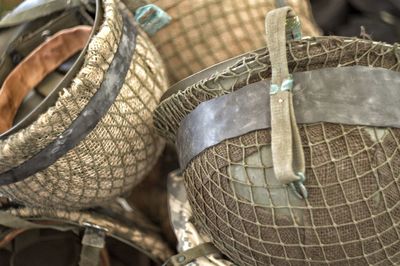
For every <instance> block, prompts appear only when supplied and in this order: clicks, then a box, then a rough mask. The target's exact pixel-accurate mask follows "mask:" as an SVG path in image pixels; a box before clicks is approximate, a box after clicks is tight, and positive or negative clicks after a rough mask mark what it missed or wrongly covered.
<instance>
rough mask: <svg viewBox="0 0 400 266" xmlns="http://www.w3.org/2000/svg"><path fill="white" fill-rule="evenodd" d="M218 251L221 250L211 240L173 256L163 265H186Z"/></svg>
mask: <svg viewBox="0 0 400 266" xmlns="http://www.w3.org/2000/svg"><path fill="white" fill-rule="evenodd" d="M216 253H220V251H219V250H218V249H217V248H216V247H215V246H214V245H213V244H212V243H211V242H208V243H203V244H201V245H198V246H195V247H194V248H191V249H188V250H186V251H183V252H181V253H179V254H177V255H175V256H173V257H171V258H170V259H169V260H168V261H166V262H165V263H164V264H163V266H184V265H187V264H188V263H190V262H192V261H194V260H195V259H198V258H201V257H206V256H208V255H211V254H216Z"/></svg>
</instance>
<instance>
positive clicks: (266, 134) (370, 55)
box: [155, 37, 400, 265]
mask: <svg viewBox="0 0 400 266" xmlns="http://www.w3.org/2000/svg"><path fill="white" fill-rule="evenodd" d="M398 55H399V50H398V48H397V46H394V47H393V46H389V45H386V44H381V43H376V42H372V41H367V40H360V39H349V38H339V37H321V38H311V39H305V40H301V41H295V42H289V43H288V47H287V57H288V64H289V70H290V73H293V72H303V71H308V70H316V69H322V68H332V67H334V68H335V67H347V66H354V65H360V66H369V67H371V68H372V67H374V68H385V69H389V70H392V71H397V72H398V71H399V70H400V61H399V56H398ZM270 76H271V66H270V61H269V54H268V52H267V51H263V52H261V53H256V54H252V55H250V56H247V57H245V58H243V59H241V60H240V61H239V62H238V63H236V64H235V65H234V66H233V67H230V68H228V69H227V70H225V71H223V72H222V73H221V74H215V75H213V76H211V77H209V78H208V79H205V80H202V81H200V82H197V83H196V84H194V85H192V86H190V87H188V88H186V89H185V90H182V91H179V92H177V93H175V94H173V95H172V96H170V97H169V98H167V99H166V100H164V101H163V102H162V103H161V104H160V106H159V107H158V109H157V110H156V114H155V119H156V121H155V123H156V127H157V128H158V130H159V132H160V133H161V134H162V135H163V136H165V137H167V138H168V139H169V140H172V141H174V140H175V137H176V133H177V130H178V127H179V124H180V121H182V119H183V118H185V117H186V115H187V114H189V113H190V112H191V111H192V110H194V109H195V108H196V107H197V106H198V105H199V104H200V103H201V102H205V101H207V100H210V99H213V98H216V97H219V96H222V95H225V94H229V93H230V92H232V91H235V90H238V89H240V88H242V87H243V86H245V85H247V84H250V83H254V82H257V81H259V80H262V79H267V78H270ZM226 84H232V85H231V86H229V88H226ZM243 100H244V101H245V99H243ZM365 115H366V116H368V113H366V114H365ZM299 129H300V135H301V140H302V145H303V149H304V154H305V160H306V176H307V179H306V181H305V186H306V187H307V190H308V194H309V195H308V198H307V199H299V198H298V197H296V196H295V195H294V194H293V193H292V192H291V190H290V189H289V188H288V186H286V185H282V184H281V183H279V182H276V179H274V178H273V177H274V171H273V165H272V158H271V157H272V153H271V131H270V130H269V129H265V130H257V131H253V132H250V133H247V134H245V135H242V136H239V137H235V138H232V139H226V140H224V141H222V142H220V143H218V144H217V145H215V146H212V147H210V148H208V149H206V150H204V151H202V152H201V153H200V154H199V155H197V156H196V157H194V158H193V159H192V160H191V161H190V162H189V163H188V165H187V167H186V169H184V172H183V175H184V180H185V186H186V189H187V195H188V199H189V202H190V204H191V207H192V209H193V215H194V218H195V220H196V224H197V227H198V228H199V229H200V230H202V231H203V232H205V233H206V234H207V235H208V236H210V237H211V238H212V240H213V243H214V244H215V245H216V246H217V247H218V248H219V249H220V250H221V251H222V252H223V253H224V254H226V255H228V257H229V258H230V259H231V260H232V261H234V262H237V263H239V264H240V265H397V264H399V263H400V252H399V250H400V249H399V248H400V242H399V233H400V232H399V226H398V225H399V222H400V206H399V204H398V202H399V200H400V190H399V189H400V187H399V176H400V129H398V128H376V127H365V126H359V125H344V124H333V123H325V122H321V123H315V124H303V125H299ZM260 177H261V178H260Z"/></svg>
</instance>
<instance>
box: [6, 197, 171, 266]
mask: <svg viewBox="0 0 400 266" xmlns="http://www.w3.org/2000/svg"><path fill="white" fill-rule="evenodd" d="M1 212H2V213H3V212H5V213H8V214H12V215H14V216H15V217H18V218H20V219H23V220H25V221H29V222H30V223H31V224H27V227H24V226H21V227H19V225H18V224H16V225H15V226H13V227H12V228H11V229H17V230H10V228H9V229H7V226H5V227H1V237H2V238H1V239H0V250H1V249H7V246H8V244H9V243H10V242H11V241H12V240H13V239H14V238H15V237H17V236H19V235H23V234H29V232H30V231H35V230H40V231H42V232H43V231H44V233H42V234H41V235H42V236H43V235H47V236H48V238H47V241H49V240H51V239H53V240H57V239H58V240H59V241H56V242H55V243H63V242H62V241H61V240H63V239H64V246H62V247H59V248H62V249H64V251H63V252H65V253H63V252H60V251H54V252H55V253H56V254H57V253H62V254H65V255H68V252H67V251H71V253H70V256H74V255H77V257H76V256H74V257H64V258H59V260H60V261H59V262H57V258H54V259H53V257H54V256H52V255H51V254H49V255H48V260H44V264H43V265H66V264H65V263H66V262H67V261H75V263H76V261H79V253H80V249H81V247H79V246H80V245H79V244H80V242H81V241H80V240H79V239H80V238H82V235H83V231H84V230H85V228H88V227H92V228H97V229H98V230H102V231H104V232H105V234H106V239H105V240H106V243H105V244H106V245H105V247H104V248H103V251H102V253H101V254H100V255H101V256H103V255H107V257H108V260H109V261H111V262H114V260H112V258H113V257H117V258H120V259H119V263H122V264H115V265H136V264H131V263H130V262H129V261H128V264H124V263H123V259H121V258H123V257H124V256H119V255H118V254H113V253H117V252H118V250H116V248H115V247H119V248H120V249H122V250H125V252H129V254H130V256H129V257H130V261H132V262H135V263H138V262H140V261H143V258H142V255H141V254H143V255H145V257H148V258H150V259H151V260H152V261H154V262H156V263H161V262H163V261H164V260H166V259H167V258H168V257H169V256H171V255H172V251H171V250H170V248H169V246H168V245H167V244H166V242H165V241H164V240H163V238H162V237H161V236H160V235H159V232H158V230H157V229H156V228H155V227H153V226H152V224H151V222H149V221H148V220H147V218H146V217H145V216H143V215H141V214H140V213H139V212H138V211H137V210H132V209H126V208H123V207H122V206H121V205H120V204H118V203H117V202H114V203H113V204H110V205H109V206H107V208H104V209H95V210H90V211H89V210H87V211H63V210H57V211H51V210H46V209H41V208H26V207H21V206H5V207H3V208H2V209H1ZM2 218H3V216H2ZM18 218H17V219H18ZM17 222H19V221H18V220H17ZM3 223H4V220H1V221H0V224H3ZM32 224H33V227H30V226H31V225H32ZM35 226H37V227H38V228H35ZM97 229H96V230H97ZM57 231H60V232H64V234H61V233H57ZM68 232H70V233H69V234H67V233H68ZM60 234H61V235H60ZM71 234H72V235H71ZM3 237H4V238H3ZM49 238H50V239H49ZM71 238H74V239H75V238H77V239H78V240H75V241H71ZM23 239H24V238H23V237H22V239H21V241H23ZM41 239H43V238H41V237H40V234H36V235H35V234H33V236H31V237H30V238H26V239H25V241H28V243H22V244H23V245H26V247H24V248H18V247H17V245H15V246H14V249H16V250H14V251H13V248H11V252H17V253H18V252H19V253H20V255H22V254H24V253H25V255H26V256H34V257H32V258H31V261H32V263H34V262H36V261H43V260H41V259H40V257H46V253H49V252H51V251H52V250H53V247H52V246H46V243H45V242H46V238H44V239H43V241H40V240H41ZM29 241H31V242H32V244H29ZM36 241H38V242H37V244H38V245H41V246H42V247H43V248H47V249H48V250H37V248H35V247H34V245H35V242H36ZM118 242H120V244H118ZM122 243H124V245H127V246H124V245H122ZM16 244H18V243H16ZM77 244H78V247H75V245H77ZM128 247H129V248H128ZM29 249H31V250H35V249H36V250H37V252H39V254H30V253H29ZM74 249H77V252H76V251H74V252H72V251H73V250H74ZM135 250H136V251H135ZM103 253H105V254H103ZM11 254H13V253H11ZM16 255H18V254H16ZM135 255H136V256H135ZM0 257H1V256H0ZM13 257H14V258H13V259H12V260H17V261H24V258H18V257H15V256H14V255H13ZM37 257H39V258H37ZM54 260H56V262H55V261H54ZM0 261H1V260H0ZM50 262H53V263H56V264H51V263H50ZM17 265H23V264H18V263H17ZM68 265H76V264H68ZM101 265H114V263H112V264H110V262H108V263H101Z"/></svg>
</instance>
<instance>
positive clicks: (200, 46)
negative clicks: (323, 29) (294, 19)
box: [151, 0, 319, 83]
mask: <svg viewBox="0 0 400 266" xmlns="http://www.w3.org/2000/svg"><path fill="white" fill-rule="evenodd" d="M151 2H152V3H154V4H156V5H158V6H159V7H161V8H163V9H164V10H165V11H167V12H168V14H169V15H170V16H171V17H172V21H171V23H170V24H169V25H167V26H166V27H165V28H164V29H162V30H160V31H159V32H158V33H157V34H156V35H154V36H153V37H152V38H151V39H152V41H153V43H154V44H155V46H156V47H157V49H158V50H159V51H160V54H161V56H162V57H163V59H164V61H165V63H166V65H167V69H168V71H169V76H170V81H171V82H173V83H174V82H177V81H179V80H181V79H183V78H185V77H187V76H189V75H191V74H193V73H196V72H198V71H200V70H202V69H204V68H206V67H208V66H211V65H214V64H216V63H219V62H221V61H223V60H226V59H229V58H232V57H234V56H237V55H240V54H242V53H244V52H247V51H252V50H254V49H257V48H258V47H262V46H263V45H264V44H265V34H264V17H265V13H266V12H267V11H270V10H272V9H274V8H275V7H276V1H275V0H251V1H241V0H229V1H228V0H217V1H215V0H197V1H191V0H151ZM286 2H287V4H288V5H290V6H292V7H293V9H294V10H295V11H296V14H297V15H298V16H299V17H300V19H301V22H302V25H303V33H304V34H305V35H310V36H315V35H319V30H318V28H317V26H316V25H315V24H314V20H313V18H312V14H311V10H310V6H309V3H308V0H289V1H286Z"/></svg>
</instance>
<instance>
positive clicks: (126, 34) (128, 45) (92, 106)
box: [0, 16, 136, 185]
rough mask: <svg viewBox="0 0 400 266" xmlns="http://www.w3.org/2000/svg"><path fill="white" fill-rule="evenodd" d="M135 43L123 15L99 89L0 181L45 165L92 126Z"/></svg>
mask: <svg viewBox="0 0 400 266" xmlns="http://www.w3.org/2000/svg"><path fill="white" fill-rule="evenodd" d="M135 46H136V28H135V27H134V26H133V24H132V23H131V22H130V21H129V20H128V18H127V17H126V16H125V17H124V26H123V33H122V36H121V40H120V43H119V47H118V50H117V52H116V54H115V55H114V58H113V60H112V62H111V65H110V67H109V69H108V71H107V73H106V74H105V77H104V80H103V82H102V84H101V86H100V88H99V90H98V91H97V92H96V94H95V95H94V96H93V97H92V98H91V99H90V101H89V103H88V104H87V105H86V107H85V108H84V109H83V110H82V112H81V113H80V115H79V116H78V117H77V118H76V119H75V120H74V121H73V122H72V123H71V125H70V127H69V128H68V129H67V130H65V131H64V132H63V133H62V134H61V135H60V136H59V137H58V138H57V139H56V140H55V141H53V142H52V143H50V144H49V145H48V146H47V147H46V148H44V149H43V150H41V151H40V152H39V153H38V154H36V155H35V156H33V157H32V158H30V159H29V160H27V161H25V162H24V163H22V164H20V165H19V166H16V167H14V168H12V169H10V170H8V171H6V172H3V173H1V174H0V185H8V184H11V183H16V182H19V181H22V180H24V179H26V178H28V177H29V176H31V175H34V174H35V173H37V172H39V171H41V170H44V169H46V168H47V167H49V166H50V165H52V164H53V163H54V162H56V161H57V160H58V159H59V158H60V157H62V156H63V155H64V154H66V153H67V152H68V151H69V150H71V149H73V148H74V147H75V146H76V145H77V144H79V142H80V141H81V140H82V139H84V138H85V137H86V136H87V135H88V134H89V133H90V132H91V131H92V130H93V129H94V128H95V127H96V125H97V124H98V122H99V121H100V120H101V118H102V117H103V116H104V115H105V114H106V113H107V111H108V109H109V108H110V107H111V105H112V104H113V103H114V101H115V99H116V98H117V96H118V94H119V92H120V90H121V88H122V86H123V84H124V81H125V76H126V74H127V72H128V70H129V67H130V63H131V62H130V60H127V58H132V57H133V54H134V51H135Z"/></svg>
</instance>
